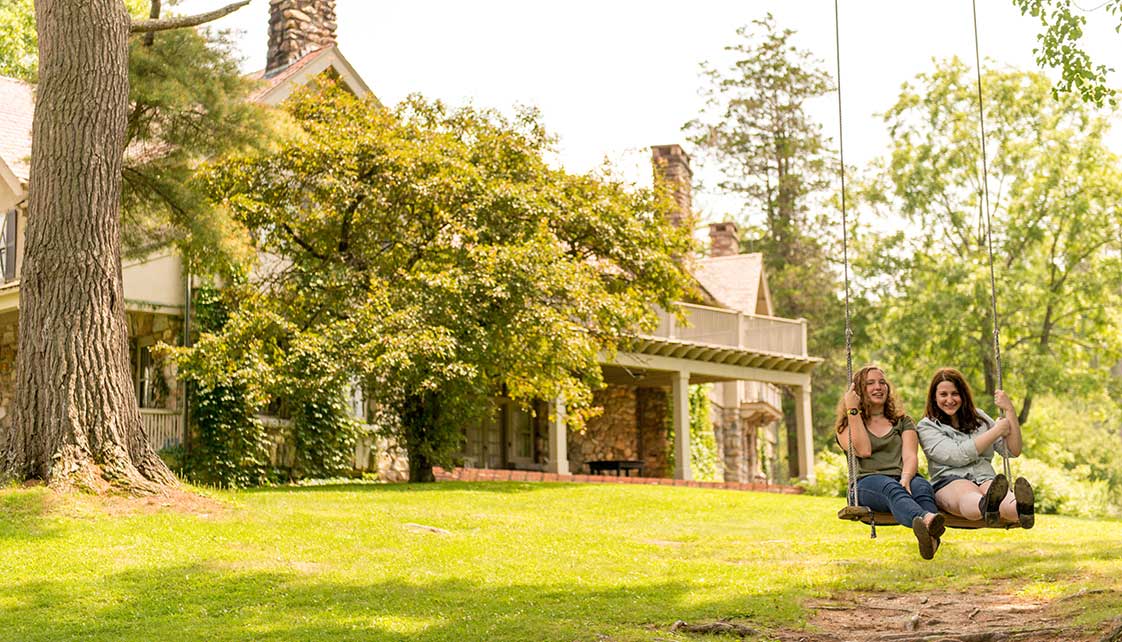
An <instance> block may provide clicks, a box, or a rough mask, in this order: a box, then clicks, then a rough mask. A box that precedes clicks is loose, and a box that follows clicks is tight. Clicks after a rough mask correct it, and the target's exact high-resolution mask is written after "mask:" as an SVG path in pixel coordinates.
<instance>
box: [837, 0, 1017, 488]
mask: <svg viewBox="0 0 1122 642" xmlns="http://www.w3.org/2000/svg"><path fill="white" fill-rule="evenodd" d="M835 1H836V0H835ZM970 5H971V8H972V9H973V14H974V71H975V73H976V74H977V79H978V139H979V140H980V141H981V142H982V198H980V199H978V207H979V208H983V207H984V209H985V216H986V249H987V250H988V252H989V264H990V314H991V315H992V316H993V357H994V365H995V366H996V367H997V389H998V390H1004V389H1005V382H1004V373H1003V372H1002V369H1001V334H1000V330H999V329H998V327H999V326H998V323H997V280H996V279H995V277H994V269H993V234H992V233H991V230H992V229H993V222H992V221H991V220H990V186H989V168H988V166H987V160H986V116H985V109H984V108H983V106H982V57H981V54H980V52H979V46H978V2H977V0H971V3H970ZM999 410H1001V412H1002V414H1004V413H1005V411H1004V410H1003V409H1000V408H999ZM1005 448H1006V452H1005V453H1004V454H1002V455H1001V462H1002V465H1003V467H1004V470H1005V478H1006V479H1009V480H1011V479H1012V477H1011V475H1010V472H1009V455H1008V448H1009V446H1008V442H1006V446H1005Z"/></svg>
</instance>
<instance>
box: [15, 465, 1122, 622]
mask: <svg viewBox="0 0 1122 642" xmlns="http://www.w3.org/2000/svg"><path fill="white" fill-rule="evenodd" d="M212 494H213V495H214V496H215V497H216V499H218V500H219V501H221V502H222V503H223V504H224V507H223V508H221V509H219V510H214V511H208V512H207V513H205V514H188V513H179V512H172V511H168V510H165V511H163V512H157V513H154V514H145V513H135V514H125V515H119V514H118V515H111V514H108V513H107V512H106V511H105V510H103V509H102V508H101V504H100V503H99V502H98V501H97V500H95V499H92V498H82V497H79V498H72V497H66V498H58V497H55V496H53V495H52V494H51V493H50V492H49V491H47V490H45V489H42V488H35V489H11V490H3V491H0V510H2V511H3V512H2V513H0V547H2V549H0V550H3V555H0V639H3V640H62V639H82V640H157V639H158V640H197V639H207V640H350V639H363V640H426V641H427V640H434V641H435V640H449V641H451V640H457V641H458V640H594V639H597V635H606V636H610V638H611V639H612V640H654V639H655V638H662V639H686V638H685V637H681V636H678V637H676V635H675V634H671V633H668V631H667V629H668V627H669V626H670V625H671V624H672V623H673V622H674V621H675V620H677V619H683V620H688V621H696V620H705V619H716V618H740V619H743V620H750V621H751V622H752V623H753V626H754V627H755V628H759V629H765V630H766V629H769V628H774V627H797V626H799V625H801V623H802V622H803V619H804V618H805V617H806V613H805V612H804V610H803V608H802V602H803V600H805V599H806V598H810V597H824V596H828V595H833V594H836V593H839V592H842V591H850V590H876V591H922V590H925V589H952V590H953V589H959V590H964V591H965V590H973V589H976V588H977V587H979V586H985V585H987V584H991V583H992V584H1003V585H1005V586H1006V587H1007V586H1014V587H1015V588H1016V590H1019V591H1020V592H1021V594H1022V595H1024V596H1026V597H1031V598H1034V599H1046V600H1051V599H1056V598H1061V597H1065V596H1070V595H1073V594H1076V593H1078V592H1079V591H1083V592H1084V595H1082V596H1080V597H1077V598H1073V599H1065V600H1062V602H1061V603H1060V604H1061V605H1062V607H1063V608H1064V609H1071V613H1072V614H1073V617H1074V616H1077V617H1078V618H1079V619H1080V622H1081V623H1083V624H1086V625H1093V624H1096V623H1098V622H1100V621H1102V620H1103V619H1106V618H1108V617H1111V616H1112V615H1113V614H1114V613H1117V612H1118V610H1119V607H1120V606H1122V598H1119V597H1118V592H1117V589H1119V588H1120V584H1122V580H1120V579H1116V578H1122V523H1119V522H1117V521H1095V520H1087V519H1073V518H1060V517H1053V516H1040V517H1039V518H1038V525H1037V528H1036V529H1034V530H1032V531H1008V532H1006V531H953V530H952V531H949V532H948V534H947V536H946V537H945V538H944V539H945V541H944V545H943V547H942V549H941V550H940V551H939V555H938V557H937V558H936V560H935V561H934V562H924V561H923V560H921V559H919V556H918V554H917V552H916V550H915V548H916V547H915V542H914V539H913V538H912V536H911V532H910V530H906V529H901V528H879V529H878V534H879V537H878V538H877V539H876V540H870V539H869V536H868V534H869V533H868V528H867V527H864V526H861V525H857V524H853V523H849V522H841V521H839V520H837V519H836V518H835V513H836V511H837V509H838V508H839V506H838V502H837V500H830V499H825V498H816V497H802V496H791V495H776V494H763V493H747V492H736V491H724V490H707V489H695V488H668V487H656V486H616V485H565V484H519V483H510V484H495V483H488V484H457V483H441V484H436V485H428V486H380V485H355V486H320V487H309V488H285V489H272V490H260V491H244V492H238V493H212ZM409 524H420V525H426V526H433V527H437V528H440V529H444V530H446V531H448V532H449V533H448V534H440V533H433V532H429V531H425V530H421V529H416V528H413V527H410V526H408V525H409Z"/></svg>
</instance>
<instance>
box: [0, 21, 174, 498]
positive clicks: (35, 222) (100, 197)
mask: <svg viewBox="0 0 1122 642" xmlns="http://www.w3.org/2000/svg"><path fill="white" fill-rule="evenodd" d="M35 17H36V22H37V24H38V31H39V61H40V64H39V86H38V90H37V103H36V109H35V116H34V120H33V124H32V150H31V181H30V188H29V198H28V217H27V230H26V242H25V245H24V248H25V249H24V262H23V270H22V274H21V278H20V315H19V350H18V353H17V358H16V390H15V399H14V411H15V412H14V416H13V422H12V425H11V426H10V427H9V431H8V434H7V435H6V439H5V440H4V442H5V443H4V444H3V446H4V448H3V470H4V472H5V473H6V474H7V476H10V477H13V478H16V479H42V480H44V481H47V482H48V483H50V484H51V485H52V486H56V487H67V486H71V485H77V486H80V487H86V488H92V489H98V488H100V487H102V486H103V484H104V482H110V483H111V484H113V485H116V486H119V487H124V488H128V489H132V490H142V491H151V490H154V489H156V488H158V487H159V485H163V484H174V483H175V477H174V476H173V475H172V474H171V471H169V470H168V468H167V466H165V465H164V463H163V462H162V461H161V460H160V458H159V457H158V456H157V455H156V453H155V451H154V450H153V449H152V447H151V446H150V445H149V444H148V440H147V438H146V437H145V435H144V433H143V430H142V428H141V423H140V413H139V411H138V409H137V404H136V398H135V396H134V392H133V384H132V377H131V376H130V372H129V365H128V334H127V326H126V320H125V307H124V292H123V287H122V282H121V235H120V213H119V209H120V186H121V183H120V180H121V163H122V148H123V145H124V136H125V115H126V109H127V106H128V105H127V103H128V73H127V69H128V46H127V39H128V34H129V26H130V20H129V16H128V14H127V13H126V11H125V7H124V3H122V2H121V1H120V0H91V1H88V2H67V1H65V0H36V2H35Z"/></svg>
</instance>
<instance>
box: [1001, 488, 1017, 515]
mask: <svg viewBox="0 0 1122 642" xmlns="http://www.w3.org/2000/svg"><path fill="white" fill-rule="evenodd" d="M1000 512H1001V519H1003V520H1005V521H1007V522H1015V521H1017V498H1016V497H1014V496H1013V491H1012V490H1010V491H1009V492H1008V493H1005V499H1003V500H1001V509H1000Z"/></svg>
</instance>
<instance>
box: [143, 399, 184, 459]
mask: <svg viewBox="0 0 1122 642" xmlns="http://www.w3.org/2000/svg"><path fill="white" fill-rule="evenodd" d="M140 421H141V423H142V424H143V425H144V434H146V435H148V443H150V444H152V447H153V448H155V449H156V450H162V449H164V448H168V447H169V446H178V445H180V444H182V443H183V416H182V415H181V414H180V413H179V411H177V410H157V409H155V408H141V409H140Z"/></svg>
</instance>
